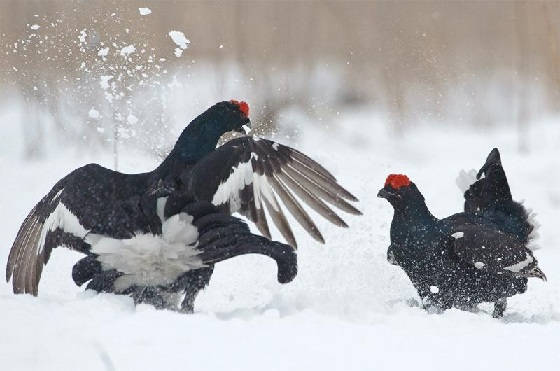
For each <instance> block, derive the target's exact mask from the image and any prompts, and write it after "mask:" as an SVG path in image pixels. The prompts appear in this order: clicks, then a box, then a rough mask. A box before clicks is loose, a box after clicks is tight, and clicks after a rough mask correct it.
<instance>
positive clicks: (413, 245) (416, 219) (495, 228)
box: [378, 149, 546, 317]
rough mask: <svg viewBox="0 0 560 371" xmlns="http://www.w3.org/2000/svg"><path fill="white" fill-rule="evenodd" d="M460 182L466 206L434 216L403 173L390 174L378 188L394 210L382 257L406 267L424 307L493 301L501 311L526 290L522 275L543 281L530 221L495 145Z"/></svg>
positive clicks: (468, 305)
mask: <svg viewBox="0 0 560 371" xmlns="http://www.w3.org/2000/svg"><path fill="white" fill-rule="evenodd" d="M475 174H476V173H475ZM462 178H463V179H464V178H465V177H464V174H463V177H462ZM460 183H464V182H463V181H462V180H461V181H460ZM465 185H466V186H467V187H468V189H467V190H466V191H465V194H464V196H465V211H464V212H461V213H457V214H454V215H452V216H449V217H447V218H444V219H437V218H436V217H434V216H433V215H432V214H431V213H430V211H429V210H428V207H427V206H426V203H425V201H424V197H423V196H422V194H421V193H420V191H419V190H418V188H417V187H416V185H415V184H414V183H413V182H411V181H410V180H409V179H408V177H407V176H405V175H401V174H392V175H389V177H388V178H387V181H386V182H385V186H384V187H383V188H382V189H381V190H380V191H379V193H378V197H382V198H385V199H387V201H389V202H390V203H391V205H392V206H393V209H394V216H393V220H392V223H391V245H390V246H389V249H388V252H387V258H388V260H389V261H390V262H391V263H392V264H395V265H398V266H400V267H401V268H402V269H403V270H404V271H405V273H406V274H407V275H408V277H409V279H410V280H411V282H412V284H413V285H414V287H415V288H416V290H417V292H418V295H419V296H420V298H421V299H422V302H423V305H424V307H425V308H426V309H428V310H430V309H431V310H435V311H442V310H445V309H448V308H451V307H456V308H460V309H466V310H471V309H474V308H475V307H476V306H477V304H479V303H481V302H493V303H494V313H493V315H494V317H501V316H502V315H503V313H504V310H505V309H506V304H507V298H508V297H510V296H513V295H516V294H520V293H524V292H525V291H526V290H527V278H528V277H537V278H540V279H542V280H546V276H545V274H544V273H543V272H542V271H541V269H540V268H539V267H538V265H537V260H536V258H535V257H534V255H533V253H532V251H531V250H530V249H529V248H528V243H529V240H530V237H531V232H532V231H533V229H534V225H533V224H532V222H531V221H530V218H529V215H528V212H527V210H526V209H525V208H524V207H523V205H521V204H520V203H518V202H516V201H514V200H513V199H512V196H511V192H510V188H509V184H508V182H507V178H506V175H505V172H504V169H503V167H502V164H501V160H500V154H499V152H498V150H497V149H493V150H492V152H491V153H490V155H489V156H488V158H487V160H486V162H485V164H484V166H483V167H482V168H481V169H480V171H479V172H478V174H477V177H476V179H474V183H472V184H470V182H469V184H465Z"/></svg>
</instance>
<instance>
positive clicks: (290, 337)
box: [0, 112, 560, 371]
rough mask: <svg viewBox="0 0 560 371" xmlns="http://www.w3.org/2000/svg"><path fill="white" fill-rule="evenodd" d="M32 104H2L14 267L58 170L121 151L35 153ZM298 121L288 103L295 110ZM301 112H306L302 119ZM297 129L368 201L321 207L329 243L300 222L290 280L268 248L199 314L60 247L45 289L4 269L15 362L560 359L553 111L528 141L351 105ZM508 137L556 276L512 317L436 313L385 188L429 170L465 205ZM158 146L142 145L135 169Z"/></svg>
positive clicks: (559, 143)
mask: <svg viewBox="0 0 560 371" xmlns="http://www.w3.org/2000/svg"><path fill="white" fill-rule="evenodd" d="M14 120H17V117H15V116H14V115H11V116H10V115H8V116H6V115H4V116H0V135H2V137H3V138H4V141H6V142H7V143H6V144H5V145H4V144H3V146H2V148H0V174H2V186H1V189H0V207H1V211H2V214H1V215H2V217H1V219H0V220H1V223H0V267H2V272H3V269H4V267H5V263H6V259H7V256H8V252H9V249H10V246H11V243H12V241H13V239H14V237H15V234H16V232H17V229H18V227H19V225H20V223H21V222H22V220H23V219H24V217H25V215H26V214H27V213H28V211H29V210H30V209H31V208H32V207H33V205H34V204H35V203H36V202H37V201H38V200H39V199H40V198H41V197H42V196H43V195H44V194H45V193H46V192H47V191H48V190H49V189H50V188H51V187H52V185H53V184H54V183H55V181H56V180H58V179H59V178H60V177H62V176H63V175H65V174H66V173H68V172H69V171H70V170H71V169H73V168H75V167H77V166H80V165H82V164H85V163H87V162H98V163H101V164H103V165H105V166H110V165H111V164H112V159H111V157H110V154H108V153H99V154H83V153H79V152H77V151H76V150H75V149H64V150H63V149H61V150H59V151H56V153H55V154H53V155H51V156H49V157H48V158H47V159H45V160H42V161H34V162H24V161H23V160H21V159H20V157H19V153H17V151H15V150H14V148H15V147H17V140H18V134H19V132H17V131H16V129H13V128H14V127H15V126H14V124H13V122H14ZM287 121H289V117H288V118H287ZM292 125H293V123H292ZM298 130H299V132H300V134H301V135H300V136H299V137H298V138H297V139H296V140H293V141H287V140H286V139H283V138H279V140H280V141H283V142H288V143H290V144H292V145H294V146H295V147H296V148H298V149H300V150H303V151H304V152H306V153H308V154H309V155H310V156H312V157H313V158H315V159H316V160H318V161H319V162H321V163H323V164H324V165H325V166H326V167H327V168H329V169H330V170H332V172H333V173H334V174H335V175H336V176H337V177H338V178H339V179H340V180H341V183H342V184H343V185H345V186H346V187H348V189H350V190H351V191H352V192H353V193H355V194H356V195H357V196H358V197H359V198H360V201H361V202H360V203H359V208H360V209H361V210H363V212H364V215H363V216H362V217H349V216H346V217H345V219H346V221H347V222H348V224H349V225H350V228H349V229H344V230H343V229H339V228H334V227H332V226H331V225H329V224H328V223H327V222H322V221H320V222H319V227H320V228H321V230H322V231H323V232H324V235H325V238H326V240H327V244H326V245H325V246H321V245H318V244H316V243H315V242H314V241H313V240H311V238H308V237H307V236H305V235H304V233H303V231H302V230H301V229H299V228H297V231H296V238H298V241H299V244H300V248H299V275H298V277H297V278H296V279H295V280H294V281H293V282H292V283H290V284H287V285H280V284H278V283H277V282H276V267H275V265H274V263H273V262H272V261H271V260H268V259H267V258H265V257H261V256H244V257H239V258H235V259H232V260H230V261H227V262H224V263H220V264H219V265H218V266H217V268H216V270H215V273H214V276H213V278H212V282H211V283H210V286H209V287H208V288H207V289H206V290H205V291H204V292H203V293H202V294H201V295H200V296H199V298H198V301H197V303H196V309H195V310H196V313H195V314H194V315H180V314H176V313H173V312H167V311H156V310H155V309H153V308H152V307H150V306H147V305H141V306H138V307H134V305H133V303H132V300H131V299H128V298H125V297H118V296H113V295H96V294H94V293H93V292H83V290H82V289H80V288H77V287H75V286H74V284H73V283H72V280H71V277H70V269H71V266H72V264H73V262H75V261H76V260H77V258H78V255H77V254H73V253H71V252H69V251H67V250H62V249H59V251H56V250H55V252H54V253H53V256H52V258H51V262H50V263H49V265H48V266H47V268H46V269H45V271H44V273H43V280H42V282H41V285H40V293H39V297H38V298H35V297H32V296H28V295H25V296H23V295H20V296H15V295H13V294H12V293H11V288H10V286H9V285H8V284H6V283H4V282H3V280H1V281H2V282H0V334H1V336H0V369H2V370H10V371H12V370H14V371H15V370H119V371H120V370H144V369H145V370H156V369H157V370H253V369H254V370H283V371H285V370H411V369H414V370H449V369H452V370H454V371H456V370H487V369H488V370H489V369H492V370H506V369H507V370H557V369H558V368H557V367H558V364H559V362H560V353H559V352H558V349H557V348H558V344H559V343H560V283H559V282H560V269H558V267H560V249H559V247H560V229H559V228H558V226H559V224H558V223H559V219H560V156H559V154H560V126H559V125H558V123H557V122H543V123H539V124H536V125H534V126H532V128H531V130H530V132H529V143H530V152H529V153H528V154H525V155H520V154H519V153H518V152H517V151H516V148H517V137H516V135H515V133H513V132H512V131H513V130H507V129H506V128H504V127H502V128H500V129H494V130H490V131H484V132H482V131H481V132H475V131H473V130H472V128H471V130H467V129H452V128H439V129H435V128H433V127H432V128H430V127H420V128H417V129H415V130H413V131H410V132H408V133H407V134H406V135H405V136H404V137H403V138H400V139H396V138H395V137H393V136H392V135H390V133H389V132H388V131H387V129H386V126H385V125H384V124H383V123H382V120H381V118H380V117H379V116H376V115H373V114H371V113H367V112H361V113H355V114H351V113H349V112H346V113H342V114H341V115H339V116H338V119H337V120H334V121H329V122H328V123H327V122H325V121H322V122H321V124H320V125H319V124H314V123H306V124H305V125H302V126H301V127H299V128H298ZM495 146H497V147H499V148H500V150H501V152H502V159H503V163H504V166H505V168H506V172H507V174H508V177H509V181H510V185H511V188H512V192H513V194H514V196H515V198H516V199H519V200H526V204H527V205H528V206H529V207H531V208H533V209H534V210H535V211H536V212H537V213H538V220H539V221H540V223H541V224H542V226H541V229H540V237H539V239H538V240H537V241H536V243H537V244H538V245H539V246H540V249H539V250H537V252H536V256H537V258H538V259H539V262H540V266H541V268H542V269H543V271H544V272H545V273H546V274H547V276H548V282H546V283H544V282H541V281H539V280H536V279H533V280H531V281H530V283H529V290H528V292H527V293H526V294H524V295H521V296H517V297H514V298H512V299H510V301H509V307H508V309H507V311H506V315H505V317H504V318H503V319H500V320H496V319H493V318H492V317H491V315H490V314H489V313H488V312H490V311H491V307H490V306H488V307H483V308H482V309H483V311H481V312H479V313H467V312H461V311H457V310H449V311H447V312H445V313H444V314H441V315H435V314H433V315H430V314H427V313H426V312H424V311H423V310H422V309H420V308H418V307H417V306H414V305H412V303H413V300H411V299H412V298H416V295H415V291H414V290H413V288H412V286H411V285H410V283H409V282H408V280H407V278H406V277H405V276H404V274H403V273H402V272H401V270H400V269H399V268H397V267H394V266H391V265H389V264H388V263H387V262H386V259H385V256H386V248H387V246H388V243H389V224H390V220H391V217H392V209H391V207H390V206H389V204H388V203H387V202H386V201H385V200H382V199H378V198H376V194H377V191H378V189H379V188H381V187H382V186H383V183H384V180H385V177H386V176H387V174H388V173H391V172H402V173H406V174H407V175H409V176H410V178H411V179H412V180H413V181H414V182H415V183H416V184H417V185H418V187H419V188H420V190H421V191H422V192H423V194H424V196H425V197H426V200H427V202H428V205H429V207H430V209H431V211H432V212H433V213H434V214H435V215H436V216H446V215H448V214H450V213H453V212H455V211H457V210H459V209H460V208H461V206H462V195H461V194H460V192H459V191H458V189H457V187H456V185H455V177H456V175H457V173H458V171H459V170H460V169H463V168H465V169H470V168H475V167H476V168H478V167H479V166H480V165H481V164H482V163H483V161H484V159H485V157H486V155H487V153H488V152H489V151H490V150H491V149H492V148H493V147H495ZM156 162H157V160H156V159H153V158H149V157H146V156H143V155H141V154H138V153H136V152H134V151H131V152H128V153H126V154H124V155H123V158H122V160H121V164H122V169H121V170H123V171H128V172H140V171H144V170H148V169H150V168H152V167H153V166H154V165H155V164H156Z"/></svg>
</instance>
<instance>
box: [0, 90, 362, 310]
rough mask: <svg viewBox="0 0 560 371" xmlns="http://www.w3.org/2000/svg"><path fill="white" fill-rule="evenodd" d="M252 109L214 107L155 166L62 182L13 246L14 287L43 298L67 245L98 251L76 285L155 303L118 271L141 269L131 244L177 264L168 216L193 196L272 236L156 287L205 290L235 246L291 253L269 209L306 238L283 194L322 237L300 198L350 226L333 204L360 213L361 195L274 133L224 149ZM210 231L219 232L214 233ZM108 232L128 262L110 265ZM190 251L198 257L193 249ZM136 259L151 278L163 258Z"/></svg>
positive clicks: (142, 286)
mask: <svg viewBox="0 0 560 371" xmlns="http://www.w3.org/2000/svg"><path fill="white" fill-rule="evenodd" d="M248 110H249V108H248V105H247V104H246V103H245V102H238V101H229V102H220V103H218V104H216V105H214V106H213V107H211V108H210V109H208V110H207V111H206V112H204V113H203V114H201V115H200V116H198V117H197V118H196V119H195V120H193V121H192V122H191V123H190V124H189V125H188V126H187V127H186V128H185V130H183V133H182V134H181V135H180V137H179V139H178V140H177V143H176V144H175V147H174V148H173V150H172V151H171V153H170V154H169V155H168V156H167V158H166V159H165V160H164V161H163V162H162V164H161V165H160V166H159V167H158V168H157V169H155V170H154V171H152V172H148V173H143V174H122V173H118V172H116V171H112V170H109V169H106V168H103V167H101V166H99V165H95V164H90V165H86V166H84V167H82V168H79V169H77V170H75V171H73V172H72V173H70V174H69V175H67V176H66V177H65V178H63V179H62V180H60V181H59V182H58V183H57V184H56V185H55V186H54V187H53V189H52V190H51V191H50V192H49V193H48V194H47V195H46V196H45V197H44V198H43V199H42V200H41V201H40V202H39V203H38V204H37V205H36V206H35V208H34V209H33V210H32V211H31V212H30V214H29V215H28V217H27V218H26V219H25V221H24V223H23V224H22V226H21V228H20V230H19V232H18V234H17V237H16V240H15V242H14V244H13V246H12V249H11V251H10V255H9V258H8V264H7V269H6V279H7V280H8V281H9V280H10V279H12V281H13V290H14V292H15V293H31V294H34V295H37V293H38V284H39V280H40V277H41V272H42V268H43V266H44V264H46V263H47V261H48V259H49V257H50V254H51V251H52V249H53V248H56V247H58V246H65V247H68V248H70V249H73V250H76V251H80V252H83V253H86V254H88V256H87V257H86V258H84V260H83V261H81V262H79V263H78V264H77V265H76V266H75V267H74V272H73V273H74V278H76V283H78V284H82V283H84V282H86V281H88V280H92V281H91V282H90V288H97V289H100V290H98V291H111V292H118V293H124V292H125V291H127V290H128V291H129V292H130V290H132V291H133V293H131V295H132V296H134V297H135V299H137V301H138V302H142V301H150V300H148V299H145V298H147V296H146V295H144V294H143V293H145V292H149V291H154V290H153V287H152V286H150V284H149V282H132V281H131V282H130V286H129V287H127V288H126V289H123V287H122V286H119V285H120V284H118V283H117V282H121V283H122V282H123V281H124V279H116V278H115V277H117V276H119V277H120V276H122V274H123V273H127V272H125V271H124V270H126V269H128V270H130V269H132V268H131V267H130V264H129V262H128V260H127V259H126V254H127V253H126V252H125V251H129V250H130V251H133V250H134V248H133V247H130V246H136V245H138V246H140V245H142V244H141V243H140V242H146V244H148V245H150V244H151V246H155V247H153V250H154V251H159V250H161V251H162V254H160V261H158V262H157V264H159V265H160V266H165V265H166V264H168V263H169V265H173V264H175V263H176V261H175V260H176V259H178V258H176V257H174V258H173V259H170V260H166V259H168V258H166V255H165V254H164V253H163V251H164V250H165V247H162V246H167V244H168V241H165V232H164V229H165V228H166V227H165V225H166V223H167V218H174V217H175V216H176V215H180V214H181V213H182V210H184V209H185V208H187V209H188V205H189V204H191V203H193V202H195V203H196V202H206V203H207V204H210V203H211V204H213V205H214V207H215V209H214V210H213V211H212V212H213V213H214V214H217V213H218V214H219V213H221V214H223V215H225V216H228V215H230V214H233V213H235V212H239V213H241V214H243V215H246V216H247V217H248V218H249V219H250V220H252V221H254V222H255V223H256V224H257V226H258V228H259V230H260V231H261V232H262V233H263V234H264V235H265V236H266V237H268V238H265V239H263V238H257V237H258V236H254V238H253V239H250V238H249V239H248V240H247V241H249V240H250V241H259V242H258V243H257V242H254V243H247V242H245V243H244V244H243V247H235V246H236V245H235V243H234V242H231V245H228V244H227V243H222V245H221V246H222V247H223V248H221V249H218V250H215V251H214V253H213V254H214V256H213V257H212V259H213V260H212V261H203V263H202V264H203V265H204V266H203V267H191V268H189V269H188V270H185V272H183V273H184V275H183V276H179V278H177V280H176V281H177V282H173V283H169V282H167V283H166V284H161V282H159V281H158V283H157V284H156V286H158V287H159V289H157V290H156V291H158V290H159V291H162V290H163V291H165V289H166V288H167V289H169V288H170V287H171V286H174V287H181V289H177V290H178V291H179V292H180V291H181V290H184V291H185V292H187V297H189V296H190V297H194V296H196V293H197V292H198V291H199V290H200V288H202V287H204V286H205V285H206V284H207V283H208V281H209V279H210V276H211V270H212V267H213V265H212V264H213V262H217V261H220V260H223V259H224V258H227V257H229V256H230V255H231V254H233V253H232V251H235V253H234V255H239V254H243V253H263V254H265V255H269V256H273V257H274V256H276V257H280V258H281V257H282V254H280V255H277V254H273V253H272V252H271V250H270V247H271V246H276V247H277V248H278V249H279V251H284V250H285V245H283V244H278V243H276V242H272V241H269V238H270V233H269V229H268V223H267V217H266V213H265V208H266V210H267V211H268V213H269V215H270V217H271V219H272V221H273V222H274V224H275V225H276V226H277V227H278V229H279V230H280V232H281V233H282V235H283V236H284V237H285V238H286V240H287V241H288V242H289V243H290V245H291V246H292V247H293V248H295V247H296V241H295V239H294V238H293V234H292V232H291V228H290V225H289V224H288V222H287V219H286V217H285V215H284V213H283V211H282V208H281V202H278V199H277V198H276V196H275V195H278V198H280V200H281V201H282V202H283V203H284V204H285V205H286V207H287V209H288V210H289V211H290V212H291V213H292V214H293V215H294V216H295V218H296V220H297V221H298V222H299V223H300V224H302V226H303V227H304V228H305V229H306V230H307V231H308V232H309V233H310V234H311V235H312V236H313V237H315V238H316V239H317V240H319V241H321V242H323V238H322V236H321V234H320V232H319V230H318V229H317V227H316V226H315V224H314V223H313V221H312V219H311V218H310V217H309V215H308V214H307V213H306V212H305V210H304V209H303V207H302V206H301V204H300V202H299V201H298V199H296V197H295V196H297V197H299V198H300V199H301V200H302V201H304V202H305V203H306V204H307V205H309V206H310V207H311V208H313V209H314V210H317V211H318V212H319V213H320V214H321V215H323V216H325V217H326V218H327V219H329V220H330V221H332V222H334V223H336V224H337V225H340V226H346V224H345V223H344V221H342V219H340V218H339V217H338V216H337V215H336V214H335V213H334V212H333V211H332V210H331V208H330V207H329V206H327V204H326V203H325V202H324V201H326V202H327V203H330V204H332V205H334V206H336V207H339V208H341V209H342V210H344V211H348V212H351V213H354V214H359V211H358V210H357V209H355V208H354V207H353V206H351V205H350V204H349V203H348V202H347V201H345V200H352V201H355V200H356V198H355V197H354V196H352V195H351V194H350V193H349V192H348V191H346V190H345V189H344V188H342V187H341V186H340V185H339V184H338V182H337V181H336V179H335V178H334V177H333V176H332V175H331V174H330V173H329V172H328V171H326V170H325V169H324V168H323V167H322V166H321V165H319V164H318V163H316V162H315V161H313V160H311V159H309V158H308V157H307V156H305V155H303V154H302V153H300V152H298V151H296V150H294V149H292V148H289V147H286V146H283V145H280V144H278V143H275V142H272V141H268V140H264V139H259V138H252V137H243V138H239V139H234V140H232V141H229V142H227V143H226V144H225V145H223V146H221V147H219V148H218V149H216V145H217V142H218V140H219V138H220V137H221V136H222V135H223V134H224V133H225V132H228V131H242V128H243V126H244V125H246V124H249V123H250V121H249V118H248ZM158 210H159V211H158ZM187 214H188V213H187ZM189 215H190V214H189ZM191 216H192V215H191ZM228 218H230V219H228V220H229V223H231V225H239V224H238V221H237V220H236V219H235V218H231V217H229V216H228ZM211 225H213V224H211ZM184 228H186V229H189V228H190V227H186V226H184ZM216 228H218V227H216ZM177 233H179V232H177ZM197 233H198V232H197ZM207 233H209V234H208V235H209V236H210V235H212V233H211V231H210V232H207ZM215 233H217V234H218V235H219V236H220V237H228V236H229V237H231V238H232V241H234V240H235V238H237V237H238V236H239V235H238V230H236V229H235V228H233V229H228V228H226V229H225V230H222V229H216V232H215ZM224 233H225V235H224ZM244 233H245V232H244ZM247 233H248V232H247ZM179 234H180V233H179ZM150 235H152V236H155V237H156V238H155V240H158V241H160V244H159V245H158V244H157V243H156V242H155V240H154V241H138V237H139V236H142V238H147V237H146V236H150ZM243 235H244V234H243ZM107 239H109V240H110V241H112V242H111V243H110V245H111V246H113V247H114V246H116V245H119V244H117V243H116V241H114V240H119V241H120V242H122V243H121V244H120V245H123V244H125V245H127V246H129V248H128V249H126V248H123V249H122V251H123V252H122V253H119V254H121V255H122V259H120V260H119V259H117V263H115V262H113V265H112V266H111V265H107V264H108V263H103V261H102V259H101V258H100V256H101V255H100V253H99V252H97V253H96V249H97V251H99V250H98V247H99V244H100V243H101V242H99V241H105V243H106V242H107ZM266 241H268V242H266ZM175 242H177V241H175ZM192 242H193V241H192V240H191V239H188V238H187V239H185V241H184V245H185V246H186V247H185V248H186V249H187V250H189V248H188V247H187V245H188V246H190V245H192ZM198 242H199V241H198V240H197V241H196V243H198ZM142 246H144V245H142ZM119 249H120V247H119ZM158 249H159V250H158ZM119 251H120V250H119ZM148 251H149V249H148ZM228 251H229V252H228ZM137 252H138V251H136V253H137ZM195 252H196V255H200V256H199V258H202V257H203V256H204V249H203V248H202V246H200V248H198V247H197V248H195ZM222 253H223V255H220V254H222ZM148 255H149V254H148ZM234 255H231V256H234ZM184 258H185V259H186V260H188V261H189V262H190V259H191V258H190V255H189V257H188V258H187V257H184ZM174 259H175V260H174ZM131 260H134V259H131ZM136 261H137V264H139V265H141V264H146V267H144V268H141V269H140V268H139V269H140V270H142V269H144V270H143V271H144V275H148V276H149V274H148V273H149V271H150V267H152V266H153V264H154V262H153V257H148V258H147V259H145V260H142V259H136ZM277 262H279V259H277ZM125 263H126V264H125ZM119 264H120V265H119ZM157 264H156V265H157ZM189 264H190V263H189ZM282 264H283V263H282ZM286 264H287V265H290V264H292V265H293V264H295V260H293V259H291V258H288V263H286ZM286 264H285V265H286ZM187 265H188V264H187ZM119 267H120V269H119ZM279 268H280V267H279ZM185 269H186V268H185ZM288 270H290V269H288ZM291 270H292V271H293V269H291ZM129 276H130V275H129ZM132 277H134V275H132ZM136 277H138V276H136ZM181 277H182V278H181ZM185 277H186V278H185ZM193 277H194V278H193ZM292 278H293V277H292ZM133 281H134V280H133ZM168 281H169V280H168ZM193 282H194V283H193ZM115 284H116V285H117V286H119V287H116V286H115ZM193 293H194V294H193ZM157 300H159V298H158V299H157ZM193 300H194V299H193ZM191 301H192V300H191ZM191 309H192V308H191Z"/></svg>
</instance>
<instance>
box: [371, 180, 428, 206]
mask: <svg viewBox="0 0 560 371" xmlns="http://www.w3.org/2000/svg"><path fill="white" fill-rule="evenodd" d="M377 197H381V198H384V199H386V200H387V201H389V202H390V203H391V205H393V207H396V206H398V205H401V204H404V203H409V202H410V201H411V200H414V199H418V198H420V199H421V200H422V202H423V201H424V197H423V196H422V194H421V193H420V191H419V190H418V188H416V185H415V184H414V183H413V182H411V181H410V179H409V178H408V177H407V176H406V175H403V174H390V175H389V176H388V177H387V180H385V186H384V187H383V188H381V189H380V190H379V192H378V193H377Z"/></svg>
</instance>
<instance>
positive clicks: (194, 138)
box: [155, 116, 223, 178]
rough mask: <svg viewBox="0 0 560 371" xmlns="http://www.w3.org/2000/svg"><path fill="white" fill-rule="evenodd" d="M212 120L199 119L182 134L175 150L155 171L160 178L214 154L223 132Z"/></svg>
mask: <svg viewBox="0 0 560 371" xmlns="http://www.w3.org/2000/svg"><path fill="white" fill-rule="evenodd" d="M212 121H213V119H212V118H207V117H204V116H203V117H200V116H199V117H197V118H196V119H194V120H193V121H192V122H191V123H190V124H189V125H188V126H187V127H186V128H185V129H184V130H183V132H182V133H181V135H180V136H179V139H178V140H177V143H175V146H174V147H173V150H172V151H171V152H170V153H169V155H168V156H167V157H166V158H165V160H164V161H163V162H162V163H161V165H160V166H159V167H158V168H157V169H156V170H155V172H156V173H157V175H158V176H159V177H160V178H166V177H167V176H168V175H169V174H170V173H175V172H181V170H182V169H184V168H185V167H188V166H192V165H194V164H196V163H197V162H198V161H199V160H200V159H202V158H203V157H204V156H206V155H207V154H208V153H210V152H212V151H213V150H214V149H215V148H216V145H217V144H218V140H219V139H220V137H221V136H222V134H223V132H222V131H221V129H220V125H219V123H218V122H212Z"/></svg>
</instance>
